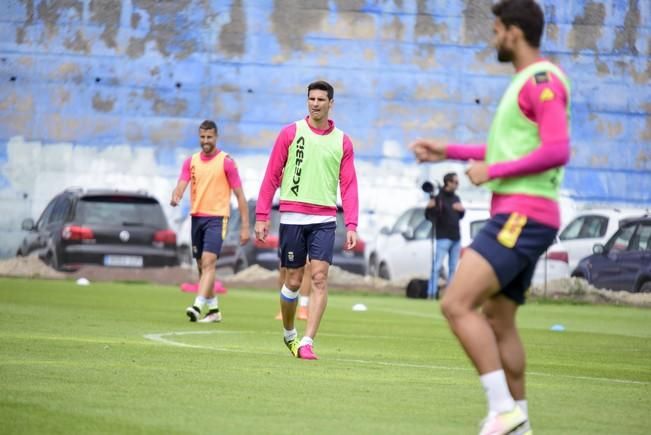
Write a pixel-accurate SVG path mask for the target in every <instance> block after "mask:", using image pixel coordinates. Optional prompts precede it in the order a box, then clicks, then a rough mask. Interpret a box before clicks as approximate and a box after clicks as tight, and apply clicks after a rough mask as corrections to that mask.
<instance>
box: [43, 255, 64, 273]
mask: <svg viewBox="0 0 651 435" xmlns="http://www.w3.org/2000/svg"><path fill="white" fill-rule="evenodd" d="M45 261H46V263H47V264H48V265H49V266H50V267H51V268H52V269H54V270H58V271H61V264H59V257H58V256H57V254H56V251H52V250H51V251H48V252H47V254H46V256H45Z"/></svg>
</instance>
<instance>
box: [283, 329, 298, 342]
mask: <svg viewBox="0 0 651 435" xmlns="http://www.w3.org/2000/svg"><path fill="white" fill-rule="evenodd" d="M283 335H284V336H285V340H287V341H291V340H293V339H295V338H296V336H297V335H298V332H296V328H294V329H283Z"/></svg>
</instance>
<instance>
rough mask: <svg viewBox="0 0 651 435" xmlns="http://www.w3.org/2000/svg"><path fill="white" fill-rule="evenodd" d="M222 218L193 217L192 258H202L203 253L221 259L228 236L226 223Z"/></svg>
mask: <svg viewBox="0 0 651 435" xmlns="http://www.w3.org/2000/svg"><path fill="white" fill-rule="evenodd" d="M224 221H226V222H228V219H224V218H223V217H221V216H192V256H193V257H194V258H201V254H203V251H206V252H212V253H213V254H215V255H217V256H218V257H219V253H220V252H221V250H222V242H223V241H224V237H225V236H226V234H225V232H226V225H225V222H224Z"/></svg>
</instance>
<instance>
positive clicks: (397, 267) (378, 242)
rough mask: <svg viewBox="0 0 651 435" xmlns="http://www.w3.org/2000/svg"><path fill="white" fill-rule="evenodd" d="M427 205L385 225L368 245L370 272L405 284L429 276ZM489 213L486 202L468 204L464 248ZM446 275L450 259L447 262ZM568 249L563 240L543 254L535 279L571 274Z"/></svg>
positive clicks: (463, 224)
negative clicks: (478, 204) (390, 225)
mask: <svg viewBox="0 0 651 435" xmlns="http://www.w3.org/2000/svg"><path fill="white" fill-rule="evenodd" d="M424 210H425V209H424V207H412V208H409V209H407V210H406V211H405V212H404V213H402V214H401V215H400V216H399V217H398V219H396V222H395V223H394V224H393V226H392V227H391V228H388V227H385V228H382V230H381V231H380V234H379V235H378V236H377V237H376V239H375V243H374V244H369V245H367V246H368V247H369V250H368V251H367V253H366V254H367V255H366V258H367V264H368V271H369V274H370V275H373V276H378V277H380V278H384V279H388V280H391V281H393V282H395V283H396V284H401V285H402V284H406V283H408V282H409V281H411V280H412V279H425V280H427V279H429V276H430V273H431V268H432V258H433V245H432V238H431V237H432V225H431V222H430V221H428V220H427V219H425V211H424ZM489 217H490V213H489V210H488V207H487V206H483V205H480V206H477V205H473V206H467V208H466V214H465V216H464V218H463V219H461V221H460V225H461V227H460V230H461V246H462V252H463V249H464V248H466V247H467V246H468V245H469V244H470V242H472V239H473V238H474V237H475V235H476V234H477V233H478V232H479V230H481V228H482V227H483V226H484V224H485V223H486V221H487V220H488V219H489ZM444 268H445V275H447V262H444ZM569 276H570V269H569V266H568V253H567V251H566V250H565V249H564V247H563V245H562V243H556V244H555V245H553V247H550V249H548V250H547V252H546V253H545V255H543V256H541V258H540V260H539V261H538V264H537V265H536V269H535V272H534V276H533V279H532V282H533V283H534V284H542V283H544V282H545V281H551V280H554V279H559V278H568V277H569Z"/></svg>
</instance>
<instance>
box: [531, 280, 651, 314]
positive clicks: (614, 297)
mask: <svg viewBox="0 0 651 435" xmlns="http://www.w3.org/2000/svg"><path fill="white" fill-rule="evenodd" d="M531 295H532V296H533V297H536V298H547V299H555V300H568V301H578V302H586V303H593V304H599V303H601V304H611V305H631V306H636V307H651V293H631V292H626V291H615V290H605V289H599V288H595V287H593V286H591V285H590V284H588V282H587V281H586V280H584V279H581V278H564V279H557V280H554V281H550V282H548V283H547V287H546V288H545V287H544V286H542V285H538V286H534V287H532V288H531Z"/></svg>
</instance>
